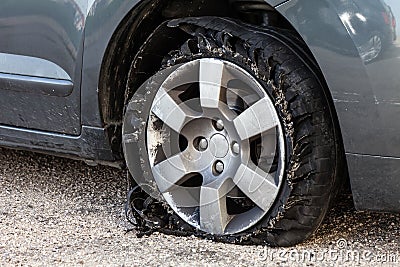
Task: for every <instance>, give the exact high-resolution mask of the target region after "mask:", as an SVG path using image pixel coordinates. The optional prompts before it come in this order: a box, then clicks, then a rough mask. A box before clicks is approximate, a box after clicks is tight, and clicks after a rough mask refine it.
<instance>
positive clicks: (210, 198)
mask: <svg viewBox="0 0 400 267" xmlns="http://www.w3.org/2000/svg"><path fill="white" fill-rule="evenodd" d="M146 140H147V153H148V155H149V162H150V166H151V171H152V174H153V177H154V179H155V182H156V184H157V186H158V188H159V190H160V191H161V193H162V194H163V196H164V198H165V200H166V202H167V203H168V204H169V205H170V207H171V208H172V209H173V210H174V211H175V212H176V213H177V214H178V215H179V216H180V217H181V218H182V219H183V220H184V221H186V222H187V223H189V224H190V225H192V226H194V227H196V228H198V229H200V230H202V231H205V232H207V233H211V234H233V233H238V232H241V231H243V230H245V229H248V228H250V227H251V226H253V225H255V224H256V223H257V222H258V221H259V220H261V218H263V217H264V216H265V215H266V213H268V211H269V209H270V207H271V206H272V205H273V203H274V201H275V199H276V197H277V195H278V193H279V188H280V186H281V183H282V180H283V170H284V164H285V163H284V162H285V160H284V159H285V148H284V137H283V132H282V127H281V124H280V121H279V118H278V115H277V112H276V110H275V107H274V105H273V102H272V101H271V98H270V97H269V96H268V94H267V93H266V92H265V90H264V89H263V87H262V86H261V84H260V83H258V81H257V80H256V79H255V78H254V77H253V76H252V75H251V74H250V73H249V72H247V71H246V70H244V69H243V68H241V67H239V66H237V65H235V64H233V63H230V62H228V61H224V60H220V59H211V58H206V59H198V60H194V61H191V62H188V63H185V64H183V65H182V66H180V67H179V68H178V69H176V70H175V71H174V72H173V73H172V74H171V75H169V76H168V77H167V79H166V80H165V81H164V82H163V83H162V85H161V86H160V88H159V90H158V92H157V94H156V96H155V98H154V101H153V103H152V106H151V112H150V114H149V120H148V125H147V129H146Z"/></svg>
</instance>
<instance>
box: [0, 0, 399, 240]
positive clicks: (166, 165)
mask: <svg viewBox="0 0 400 267" xmlns="http://www.w3.org/2000/svg"><path fill="white" fill-rule="evenodd" d="M397 15H400V3H399V2H398V1H397V0H385V1H383V0H368V1H367V0H365V1H364V0H363V1H361V0H288V1H284V0H265V1H263V0H247V1H243V0H218V1H213V0H192V1H187V0H142V1H138V0H35V1H32V0H2V1H1V2H0V146H3V147H9V148H16V149H26V150H32V151H38V152H44V153H48V154H54V155H58V156H65V157H70V158H76V159H82V160H84V161H86V162H87V163H88V164H106V165H111V166H115V167H118V168H126V169H127V170H128V172H127V173H128V181H129V193H128V198H127V206H126V211H127V216H128V219H129V220H130V221H132V222H133V223H134V224H135V225H136V226H137V229H138V230H139V231H142V232H143V233H147V232H151V231H160V232H165V233H173V234H182V235H188V234H189V235H192V234H193V235H196V236H201V237H206V238H212V239H214V240H219V241H224V242H232V243H241V244H268V245H271V246H290V245H294V244H296V243H299V242H302V241H304V240H305V239H307V238H308V237H309V236H311V235H312V233H313V232H314V231H315V230H316V229H317V228H318V226H319V225H320V223H321V222H322V220H323V218H324V215H325V214H326V212H327V210H328V208H329V207H330V205H331V204H332V203H333V202H334V199H335V197H336V195H337V192H338V191H340V190H342V188H345V187H346V185H347V184H349V183H350V185H351V191H352V194H353V199H354V203H355V206H356V208H357V209H359V210H373V211H389V212H398V211H400V208H399V207H400V161H399V158H400V134H399V133H400V123H399V121H398V117H399V115H400V75H399V71H400V43H399V42H398V41H397V36H398V34H397V27H396V17H397Z"/></svg>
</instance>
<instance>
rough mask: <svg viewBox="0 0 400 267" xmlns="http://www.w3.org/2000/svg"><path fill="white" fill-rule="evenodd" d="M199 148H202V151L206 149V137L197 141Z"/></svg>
mask: <svg viewBox="0 0 400 267" xmlns="http://www.w3.org/2000/svg"><path fill="white" fill-rule="evenodd" d="M199 148H200V150H202V151H204V150H206V149H207V148H208V142H207V139H205V138H202V139H201V140H200V142H199Z"/></svg>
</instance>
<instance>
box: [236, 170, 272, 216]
mask: <svg viewBox="0 0 400 267" xmlns="http://www.w3.org/2000/svg"><path fill="white" fill-rule="evenodd" d="M233 182H234V183H235V184H236V185H237V186H238V187H239V188H240V190H242V192H243V193H244V194H245V195H246V196H247V197H249V198H250V199H251V200H252V201H253V202H254V203H255V204H256V205H257V206H258V207H259V208H261V209H263V210H264V211H267V210H268V209H269V207H270V205H271V204H272V202H273V201H274V199H275V195H276V191H277V190H278V187H277V186H276V185H275V183H274V181H273V177H272V176H271V175H270V174H268V173H266V172H264V171H262V170H261V169H259V168H257V167H255V168H254V169H252V168H250V167H248V166H246V165H244V164H242V165H240V167H239V168H238V171H237V173H236V175H235V177H234V178H233Z"/></svg>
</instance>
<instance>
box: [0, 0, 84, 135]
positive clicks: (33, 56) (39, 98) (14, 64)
mask: <svg viewBox="0 0 400 267" xmlns="http://www.w3.org/2000/svg"><path fill="white" fill-rule="evenodd" d="M87 1H88V0H35V1H32V0H1V1H0V125H3V126H9V127H20V128H25V129H33V130H41V131H49V132H57V133H64V134H71V135H78V134H79V133H80V128H81V122H80V76H81V61H82V53H83V28H84V24H85V14H86V9H87Z"/></svg>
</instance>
